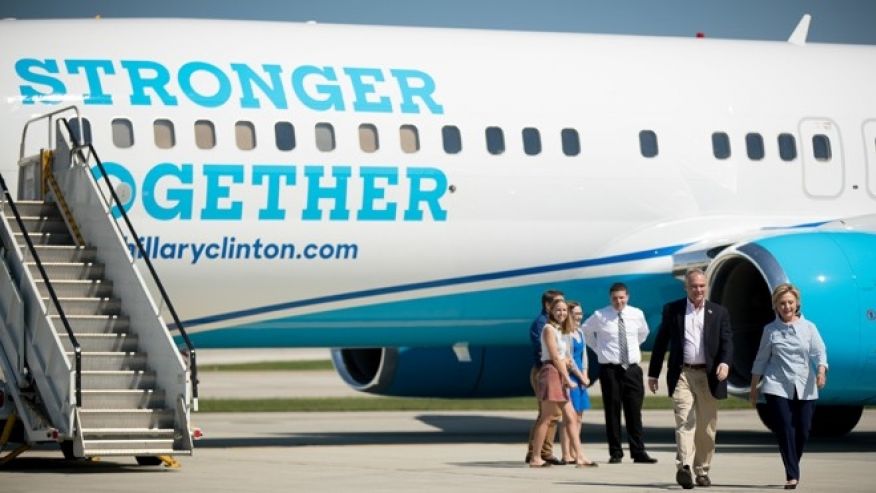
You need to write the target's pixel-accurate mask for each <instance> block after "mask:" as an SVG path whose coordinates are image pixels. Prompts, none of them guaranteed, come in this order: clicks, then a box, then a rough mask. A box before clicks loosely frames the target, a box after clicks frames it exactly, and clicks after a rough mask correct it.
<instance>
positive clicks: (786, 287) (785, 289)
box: [773, 282, 801, 315]
mask: <svg viewBox="0 0 876 493" xmlns="http://www.w3.org/2000/svg"><path fill="white" fill-rule="evenodd" d="M788 293H791V295H793V296H794V298H796V299H797V313H796V315H800V307H801V303H800V290H799V289H797V288H796V287H794V285H793V284H791V283H789V282H783V283H782V284H779V285H778V286H776V289H773V311H775V312H776V313H779V310H778V306H779V298H781V297H782V296H785V295H786V294H788Z"/></svg>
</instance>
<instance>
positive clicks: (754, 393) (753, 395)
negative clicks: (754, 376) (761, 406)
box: [748, 387, 760, 407]
mask: <svg viewBox="0 0 876 493" xmlns="http://www.w3.org/2000/svg"><path fill="white" fill-rule="evenodd" d="M759 394H760V390H758V388H757V387H752V388H751V390H750V391H749V392H748V402H750V403H751V407H757V397H758V395H759Z"/></svg>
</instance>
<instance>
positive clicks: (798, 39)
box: [788, 14, 812, 46]
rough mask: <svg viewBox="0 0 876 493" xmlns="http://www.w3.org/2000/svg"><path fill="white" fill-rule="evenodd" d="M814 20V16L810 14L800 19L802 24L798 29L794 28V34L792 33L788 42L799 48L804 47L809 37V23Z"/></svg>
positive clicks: (798, 25)
mask: <svg viewBox="0 0 876 493" xmlns="http://www.w3.org/2000/svg"><path fill="white" fill-rule="evenodd" d="M811 20H812V16H811V15H809V14H803V18H802V19H800V22H799V23H798V24H797V27H796V28H794V32H792V33H791V37H790V38H788V42H789V43H792V44H795V45H797V46H803V45H805V44H806V37H807V36H809V21H811Z"/></svg>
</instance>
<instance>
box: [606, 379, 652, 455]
mask: <svg viewBox="0 0 876 493" xmlns="http://www.w3.org/2000/svg"><path fill="white" fill-rule="evenodd" d="M599 384H600V386H601V387H602V401H603V405H602V407H603V409H604V411H605V435H606V438H607V439H608V453H609V454H610V455H611V457H618V458H619V457H623V455H624V450H623V447H622V446H621V423H620V415H621V410H623V413H624V420H625V421H626V424H627V437H628V438H629V442H630V456H632V457H633V458H636V457H641V456H643V455H645V443H644V441H643V440H642V400H643V399H644V398H645V386H644V385H643V383H642V368H641V367H639V365H630V366H629V367H627V368H626V369H624V367H623V366H621V365H614V364H603V365H602V366H601V369H600V372H599Z"/></svg>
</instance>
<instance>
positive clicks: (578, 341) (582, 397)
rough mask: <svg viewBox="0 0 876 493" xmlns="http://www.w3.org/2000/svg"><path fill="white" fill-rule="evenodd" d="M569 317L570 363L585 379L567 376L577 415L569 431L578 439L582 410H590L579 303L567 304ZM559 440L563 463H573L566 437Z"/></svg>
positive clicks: (581, 315)
mask: <svg viewBox="0 0 876 493" xmlns="http://www.w3.org/2000/svg"><path fill="white" fill-rule="evenodd" d="M569 316H570V317H571V318H572V323H573V325H574V327H575V330H574V332H572V333H571V334H569V336H568V337H569V347H570V348H571V353H572V362H573V363H575V366H576V367H577V368H578V370H579V371H580V372H581V376H583V377H584V378H585V380H583V381H582V380H581V379H579V378H578V376H577V375H575V374H574V373H570V374H569V377H571V379H572V383H574V384H575V386H574V387H570V388H569V400H571V401H572V408H573V409H575V413H576V414H578V422H577V423H576V424H575V425H574V426H575V428H574V429H573V430H571V434H572V435H574V436H577V437H580V436H581V419H582V418H583V417H584V415H583V413H584V410H585V409H590V398H589V397H588V396H587V386H588V385H590V378H589V375H587V350H586V349H585V345H584V331H583V330H582V329H581V321H582V320H583V319H584V310H583V308H582V307H581V304H580V303H578V302H577V301H570V302H569ZM563 426H566V423H565V422H563ZM570 426H572V425H570ZM560 439H561V440H560V445H562V449H563V462H566V463H574V462H575V459H577V457H575V456H574V454H573V453H572V451H571V450H570V447H569V439H568V435H567V434H566V433H562V434H560Z"/></svg>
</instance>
